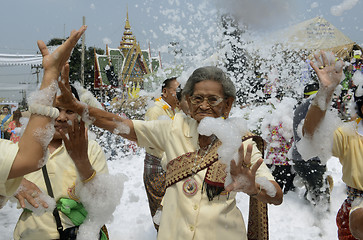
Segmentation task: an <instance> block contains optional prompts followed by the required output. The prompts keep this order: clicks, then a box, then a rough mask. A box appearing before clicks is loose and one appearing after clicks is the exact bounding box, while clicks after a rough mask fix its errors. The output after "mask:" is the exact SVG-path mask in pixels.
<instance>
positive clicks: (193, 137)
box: [59, 67, 282, 240]
mask: <svg viewBox="0 0 363 240" xmlns="http://www.w3.org/2000/svg"><path fill="white" fill-rule="evenodd" d="M59 84H60V88H61V90H62V96H64V97H61V98H60V99H59V101H60V102H62V104H64V105H66V107H67V108H68V109H73V110H74V111H76V112H78V113H79V114H82V112H83V111H84V110H85V108H86V106H84V105H82V104H79V103H78V102H77V101H76V100H75V99H74V98H72V100H70V99H71V98H70V96H71V95H70V93H69V91H68V90H67V88H65V86H64V85H63V83H61V82H60V83H59ZM183 95H184V96H185V97H186V99H187V101H188V105H189V110H190V116H186V115H185V114H176V115H175V117H174V119H173V120H157V121H140V120H128V119H123V118H121V117H119V116H117V115H115V114H112V113H108V112H105V111H102V110H100V109H95V108H92V107H88V109H87V110H88V113H89V115H90V117H92V118H94V119H95V121H94V124H95V125H96V126H99V127H102V128H104V129H107V130H109V131H111V132H114V133H117V134H119V135H121V136H123V137H125V138H127V139H129V140H134V141H137V143H138V145H139V146H140V147H153V148H157V149H160V150H162V151H164V152H165V153H166V157H167V161H168V165H167V173H166V187H167V189H166V193H165V196H164V199H163V202H162V205H163V210H162V214H161V222H160V228H159V232H158V239H168V240H169V239H183V240H185V239H247V234H246V228H245V224H244V221H243V217H242V214H241V212H240V211H239V210H238V208H237V206H236V200H235V196H236V192H237V191H242V192H244V193H246V194H248V195H250V196H252V197H254V198H256V199H258V200H260V201H262V202H264V203H272V204H275V205H279V204H281V202H282V191H281V189H280V187H279V186H278V184H277V183H276V182H275V181H274V178H273V177H272V175H271V173H270V172H269V170H268V168H267V167H266V165H265V164H264V163H263V160H262V159H261V157H262V155H261V152H260V151H258V149H257V146H256V143H255V142H253V141H252V139H251V138H250V139H248V140H246V141H244V142H243V144H242V145H241V147H240V148H239V159H236V161H234V160H232V162H231V175H232V178H233V180H234V181H233V182H232V184H230V185H228V186H227V187H226V188H224V181H225V178H226V173H225V171H224V169H225V167H226V166H225V165H224V164H223V163H221V162H220V161H219V160H218V159H219V158H218V154H217V149H218V148H219V147H220V146H221V144H222V143H221V142H220V140H219V139H218V138H217V137H216V136H215V135H211V136H204V135H200V134H199V133H198V131H197V127H198V125H199V123H200V121H201V120H202V119H203V118H205V117H213V118H220V117H224V118H227V117H228V115H229V112H230V110H231V108H232V104H233V102H234V100H235V97H236V89H235V87H234V85H233V83H232V81H231V80H230V79H229V78H228V77H227V75H226V74H225V73H224V72H223V71H222V70H221V69H219V68H217V67H202V68H198V69H196V70H195V71H194V72H193V74H192V75H191V76H190V77H189V79H188V81H187V83H186V85H185V87H184V89H183ZM211 127H217V126H211ZM237 160H238V161H237ZM236 162H238V163H237V164H236ZM262 176H263V177H266V178H267V179H268V180H269V181H270V182H271V183H272V186H273V187H274V188H275V189H276V194H275V195H274V196H273V197H272V196H269V195H268V194H267V192H266V191H265V190H264V189H262V188H261V186H260V185H259V184H258V183H256V181H255V178H256V177H262ZM237 179H244V181H243V182H241V181H237Z"/></svg>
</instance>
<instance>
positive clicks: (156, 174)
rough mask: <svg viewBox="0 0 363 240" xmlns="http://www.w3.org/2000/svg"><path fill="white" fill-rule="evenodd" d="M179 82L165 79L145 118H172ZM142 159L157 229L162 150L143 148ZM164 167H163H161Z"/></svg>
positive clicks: (163, 162) (162, 182)
mask: <svg viewBox="0 0 363 240" xmlns="http://www.w3.org/2000/svg"><path fill="white" fill-rule="evenodd" d="M179 85H180V84H179V82H178V81H177V79H176V78H175V77H173V78H168V79H166V80H165V81H164V82H163V84H162V87H161V97H159V98H157V99H156V100H155V102H154V104H153V106H151V107H150V108H149V109H148V110H147V111H146V113H145V120H146V121H152V120H158V119H164V120H165V119H169V120H171V119H173V118H174V116H175V112H176V107H177V105H178V100H177V97H176V95H177V91H180V87H179ZM145 151H146V155H145V159H144V185H145V190H146V194H147V198H148V201H149V208H150V213H151V217H152V218H153V223H154V227H155V229H156V230H157V231H158V229H159V220H158V219H157V217H155V218H154V216H155V213H156V212H157V210H158V209H160V207H161V206H160V203H161V200H162V199H163V196H164V194H165V174H166V172H165V170H164V169H165V168H166V159H165V156H164V152H163V151H160V150H158V149H155V148H152V147H147V148H145ZM163 168H164V169H163Z"/></svg>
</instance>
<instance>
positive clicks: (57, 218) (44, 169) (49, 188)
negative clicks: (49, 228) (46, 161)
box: [42, 165, 63, 239]
mask: <svg viewBox="0 0 363 240" xmlns="http://www.w3.org/2000/svg"><path fill="white" fill-rule="evenodd" d="M42 172H43V177H44V181H45V185H46V186H47V192H48V195H49V196H51V197H52V198H54V194H53V190H52V185H51V184H50V180H49V176H48V171H47V167H46V165H44V166H43V167H42ZM53 216H54V218H55V222H56V224H57V230H58V232H59V237H60V239H63V225H62V222H61V219H60V216H59V212H58V209H57V206H56V207H55V208H54V210H53Z"/></svg>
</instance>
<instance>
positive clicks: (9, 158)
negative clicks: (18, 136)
mask: <svg viewBox="0 0 363 240" xmlns="http://www.w3.org/2000/svg"><path fill="white" fill-rule="evenodd" d="M17 153H18V144H15V143H13V142H12V141H9V140H5V139H0V196H8V197H9V196H12V195H13V194H14V193H15V191H16V190H17V189H18V187H19V185H20V183H21V180H22V179H23V177H18V178H14V179H9V180H8V176H9V173H10V170H11V167H12V165H13V162H14V159H15V156H16V154H17ZM0 205H1V204H0Z"/></svg>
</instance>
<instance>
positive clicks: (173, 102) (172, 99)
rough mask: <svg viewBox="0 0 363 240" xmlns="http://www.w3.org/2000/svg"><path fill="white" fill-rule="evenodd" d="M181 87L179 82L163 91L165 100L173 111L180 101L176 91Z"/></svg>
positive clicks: (172, 82) (173, 83) (172, 83)
mask: <svg viewBox="0 0 363 240" xmlns="http://www.w3.org/2000/svg"><path fill="white" fill-rule="evenodd" d="M178 86H179V82H178V81H177V80H173V81H171V82H170V86H169V87H166V88H164V89H163V99H164V101H165V102H167V103H168V104H169V105H170V106H171V107H172V108H173V109H174V108H176V106H177V105H178V99H177V98H176V89H177V88H178Z"/></svg>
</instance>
